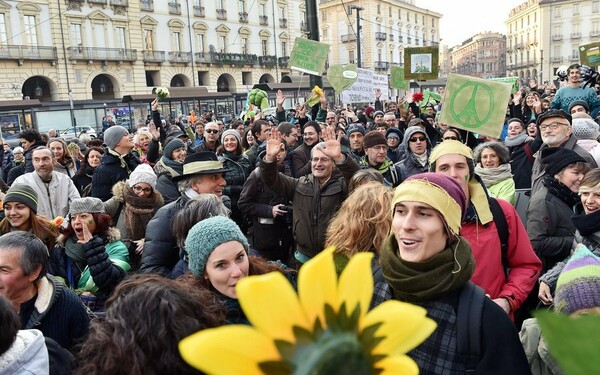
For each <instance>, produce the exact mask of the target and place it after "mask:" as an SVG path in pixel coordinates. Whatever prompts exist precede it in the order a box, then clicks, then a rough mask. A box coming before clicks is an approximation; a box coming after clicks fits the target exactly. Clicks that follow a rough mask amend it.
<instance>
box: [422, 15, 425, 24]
mask: <svg viewBox="0 0 600 375" xmlns="http://www.w3.org/2000/svg"><path fill="white" fill-rule="evenodd" d="M422 18H423V19H422V21H423V25H425V16H422Z"/></svg>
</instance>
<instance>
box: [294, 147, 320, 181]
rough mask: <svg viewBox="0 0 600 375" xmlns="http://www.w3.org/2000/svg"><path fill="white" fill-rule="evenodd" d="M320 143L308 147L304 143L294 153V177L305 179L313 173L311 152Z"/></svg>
mask: <svg viewBox="0 0 600 375" xmlns="http://www.w3.org/2000/svg"><path fill="white" fill-rule="evenodd" d="M317 144H318V143H315V144H314V145H312V146H307V145H306V143H302V144H301V145H300V146H299V147H296V149H295V150H294V151H292V175H293V176H294V177H296V178H300V177H304V176H306V175H308V174H310V173H311V165H310V152H311V150H312V149H313V147H315V146H316V145H317Z"/></svg>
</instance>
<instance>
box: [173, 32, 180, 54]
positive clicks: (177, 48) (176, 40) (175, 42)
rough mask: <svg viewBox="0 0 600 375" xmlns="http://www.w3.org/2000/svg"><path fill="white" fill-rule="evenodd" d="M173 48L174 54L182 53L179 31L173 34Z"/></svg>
mask: <svg viewBox="0 0 600 375" xmlns="http://www.w3.org/2000/svg"><path fill="white" fill-rule="evenodd" d="M171 46H172V48H173V52H179V51H181V33H180V32H179V31H173V32H171Z"/></svg>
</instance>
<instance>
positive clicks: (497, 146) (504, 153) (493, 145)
mask: <svg viewBox="0 0 600 375" xmlns="http://www.w3.org/2000/svg"><path fill="white" fill-rule="evenodd" d="M487 148H489V149H491V150H493V151H494V152H495V153H496V155H497V156H498V159H499V160H500V164H506V163H508V162H510V153H509V152H508V147H506V146H505V145H504V143H501V142H496V141H490V142H485V143H482V144H480V145H478V146H477V147H475V150H473V159H474V161H475V164H480V163H481V154H482V153H483V150H485V149H487Z"/></svg>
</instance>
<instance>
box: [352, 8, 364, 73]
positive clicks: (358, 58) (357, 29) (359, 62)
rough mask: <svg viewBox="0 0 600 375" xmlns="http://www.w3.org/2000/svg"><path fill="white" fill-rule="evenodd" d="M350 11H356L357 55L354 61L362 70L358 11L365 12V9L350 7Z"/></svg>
mask: <svg viewBox="0 0 600 375" xmlns="http://www.w3.org/2000/svg"><path fill="white" fill-rule="evenodd" d="M352 10H356V53H357V55H358V56H357V60H356V61H357V62H358V67H359V68H362V56H361V55H362V54H361V53H360V28H361V26H360V11H361V10H365V8H363V7H359V6H356V5H352V6H350V12H352Z"/></svg>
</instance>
